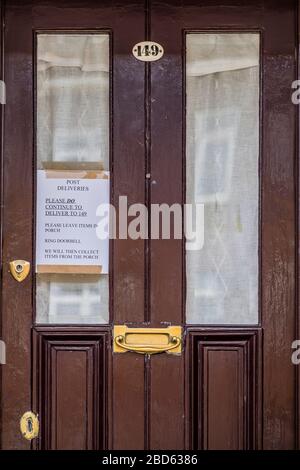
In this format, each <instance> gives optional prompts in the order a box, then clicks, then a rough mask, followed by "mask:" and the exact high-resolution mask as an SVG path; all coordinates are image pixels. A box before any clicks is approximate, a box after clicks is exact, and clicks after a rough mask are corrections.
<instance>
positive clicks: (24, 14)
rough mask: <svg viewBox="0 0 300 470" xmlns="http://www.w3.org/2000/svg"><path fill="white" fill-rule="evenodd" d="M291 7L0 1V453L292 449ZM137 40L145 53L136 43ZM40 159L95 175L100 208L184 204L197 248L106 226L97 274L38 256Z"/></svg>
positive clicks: (171, 0) (55, 168)
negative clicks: (41, 263)
mask: <svg viewBox="0 0 300 470" xmlns="http://www.w3.org/2000/svg"><path fill="white" fill-rule="evenodd" d="M296 15H297V10H296V2H294V1H292V0H288V1H287V0H285V1H277V2H271V1H263V0H255V1H253V2H243V1H242V2H241V1H235V0H226V1H225V0H223V1H222V2H219V1H217V0H204V1H202V2H197V1H193V0H187V1H186V2H182V1H179V0H178V1H177V0H168V1H166V2H162V1H159V0H151V1H145V2H143V1H137V2H130V1H126V2H125V1H123V2H117V1H113V0H112V1H109V0H103V1H101V2H98V1H94V0H85V1H75V0H73V1H61V0H60V1H57V0H50V1H49V0H48V1H43V0H31V1H27V2H24V1H18V0H7V1H6V2H5V6H3V7H2V31H3V33H2V36H1V37H2V43H1V44H2V56H3V60H2V62H1V63H2V77H3V79H4V81H5V83H6V93H7V98H6V105H5V106H3V107H2V110H3V112H2V123H3V126H2V142H3V145H2V161H3V165H2V182H3V189H2V193H1V195H2V205H1V214H2V216H1V221H2V232H1V234H2V245H1V247H2V323H1V325H2V332H1V339H3V340H4V341H5V343H6V348H7V351H6V355H7V363H6V364H5V365H2V366H1V387H2V388H1V423H2V425H1V446H2V448H3V449H29V448H33V449H36V448H39V449H180V450H181V449H235V450H237V449H261V448H264V449H294V448H296V447H297V446H298V442H297V439H298V436H299V433H298V426H299V421H298V414H297V413H298V409H299V407H298V405H297V403H298V388H297V387H298V372H297V367H296V366H295V365H293V363H292V360H291V355H292V349H291V348H292V342H293V341H294V340H296V339H297V337H298V333H299V332H298V330H297V328H298V322H297V316H296V252H297V251H296V245H297V231H296V220H297V217H296V196H297V194H296V188H297V185H296V177H297V173H296V169H297V164H296V161H297V160H296V117H297V114H296V113H297V108H296V106H294V105H293V104H292V101H291V85H292V82H293V80H295V78H296V73H297V69H296V66H297V63H296V58H295V50H296V47H297V42H296V24H297V16H296ZM146 40H152V41H155V42H156V43H158V44H159V45H161V46H162V47H163V50H164V55H163V56H162V57H161V58H160V59H159V60H157V61H154V62H151V63H150V62H143V61H140V60H138V59H136V58H135V57H134V55H133V53H132V49H133V46H134V45H135V44H137V43H139V42H141V41H146ZM39 171H42V172H48V173H47V175H48V176H49V174H50V177H51V175H52V176H53V175H54V174H55V175H56V177H57V174H58V172H60V171H61V172H63V174H64V175H63V176H65V175H67V177H68V178H71V177H72V178H76V176H74V174H75V175H76V171H77V172H78V171H79V172H80V171H81V173H82V172H83V173H85V174H89V175H90V173H89V172H94V173H93V174H94V175H95V174H97V175H100V174H103V172H104V173H105V172H108V171H109V172H110V174H109V179H110V201H111V203H112V204H113V205H115V206H116V207H118V203H119V202H118V201H119V196H127V203H128V206H130V205H132V204H144V205H145V206H146V207H148V208H150V206H151V204H167V205H168V206H172V205H173V204H179V205H180V207H183V205H184V204H185V203H189V204H190V203H197V204H202V205H203V207H204V243H203V244H201V247H199V246H198V248H197V247H196V248H197V249H190V248H189V249H185V248H186V247H187V245H186V243H187V242H188V240H187V239H185V238H184V237H182V238H180V237H178V238H175V237H171V239H167V238H168V237H166V239H163V238H162V237H159V238H153V239H150V238H148V239H147V238H145V239H142V238H141V239H123V238H122V237H121V238H120V237H119V238H117V239H115V240H111V242H110V248H109V272H108V274H105V273H99V272H97V270H96V271H95V270H94V271H92V273H91V272H89V273H83V272H82V271H80V272H77V273H76V272H74V271H69V272H63V268H62V267H61V266H60V270H59V269H57V268H55V267H54V268H52V272H51V270H49V267H48V268H47V269H48V271H47V269H46V270H44V271H43V270H39V269H37V268H36V265H37V263H36V237H37V235H36V234H37V230H36V225H37V216H36V214H37V210H36V208H37V205H38V203H39V197H40V194H39V190H38V188H40V186H38V177H37V174H38V172H39ZM49 172H50V173H49ZM51 172H52V173H51ZM72 172H73V173H72ZM74 172H75V173H74ZM101 172H102V173H101ZM45 174H46V173H45ZM70 175H71V176H70ZM63 176H61V178H63ZM57 204H59V203H58V202H57ZM52 209H53V207H52ZM174 217H175V216H174ZM151 222H152V220H150V217H149V226H148V230H149V232H150V229H151V227H150V226H151ZM173 225H174V226H175V219H174V224H172V226H173ZM182 225H183V224H182ZM52 229H55V230H56V229H57V227H56V226H51V230H52ZM198 230H202V228H201V227H200V228H199V227H198ZM70 233H71V232H70ZM53 236H54V235H53V232H51V231H50V232H49V238H50V237H53ZM69 248H70V245H69V244H68V243H67V244H66V249H69ZM73 248H74V246H72V249H73ZM13 260H25V261H28V262H30V264H31V270H30V274H29V276H28V277H27V278H26V279H25V280H24V281H23V282H17V281H16V279H15V278H14V277H13V276H12V274H11V272H10V271H9V263H10V262H11V261H13ZM116 325H127V326H128V327H131V328H134V327H140V328H141V327H143V328H166V327H168V326H170V325H172V326H181V327H182V352H181V353H179V354H167V353H161V354H154V355H149V354H137V353H135V352H126V353H117V352H114V338H113V328H114V326H116ZM27 411H32V412H34V413H36V414H38V419H39V422H40V432H39V436H38V437H37V438H35V439H33V440H32V441H29V440H26V439H25V438H24V437H23V436H22V435H21V433H20V428H19V422H20V418H21V416H22V415H23V414H24V413H25V412H27Z"/></svg>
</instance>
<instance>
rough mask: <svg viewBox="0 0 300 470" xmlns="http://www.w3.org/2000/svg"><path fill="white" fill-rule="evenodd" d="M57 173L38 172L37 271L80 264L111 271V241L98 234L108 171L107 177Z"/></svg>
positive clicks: (107, 200) (102, 271) (107, 190)
mask: <svg viewBox="0 0 300 470" xmlns="http://www.w3.org/2000/svg"><path fill="white" fill-rule="evenodd" d="M56 173H57V174H58V177H57V175H55V177H51V176H49V174H47V171H44V170H38V172H37V237H36V238H37V240H36V266H37V271H41V272H47V266H48V267H49V266H50V267H51V269H50V270H49V271H48V272H55V268H54V269H53V266H67V267H68V266H69V267H70V266H73V267H74V266H75V267H78V266H81V267H85V269H82V272H87V270H86V267H88V266H94V267H99V272H101V273H103V274H105V273H108V259H109V240H108V239H106V240H100V239H99V238H98V237H97V233H96V228H97V224H98V222H99V217H97V216H96V211H97V208H98V206H99V204H101V203H102V204H108V203H109V198H110V194H109V178H108V177H109V173H108V172H104V175H105V176H106V178H82V177H81V178H80V177H79V176H80V175H82V172H78V177H77V174H76V172H72V176H71V177H69V176H68V177H67V178H66V177H65V175H64V177H61V178H60V177H59V172H56ZM100 268H101V269H100ZM58 272H61V270H59V269H58ZM67 272H72V270H70V271H67ZM76 272H80V268H77V271H76Z"/></svg>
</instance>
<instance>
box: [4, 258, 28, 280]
mask: <svg viewBox="0 0 300 470" xmlns="http://www.w3.org/2000/svg"><path fill="white" fill-rule="evenodd" d="M9 269H10V272H11V274H12V276H13V277H14V279H15V280H16V281H18V282H22V281H24V279H26V277H27V276H28V274H29V272H30V263H29V261H24V260H23V259H16V260H14V261H11V262H10V263H9Z"/></svg>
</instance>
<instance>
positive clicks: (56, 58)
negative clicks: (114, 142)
mask: <svg viewBox="0 0 300 470" xmlns="http://www.w3.org/2000/svg"><path fill="white" fill-rule="evenodd" d="M37 169H40V170H42V169H46V170H47V169H51V170H52V169H54V170H60V169H64V170H68V169H71V170H72V169H74V170H78V169H80V170H81V169H83V170H84V169H87V170H99V169H103V170H109V35H107V34H73V33H72V34H39V35H38V37H37ZM37 197H39V195H38V194H37ZM108 319H109V281H108V275H105V274H100V275H91V274H84V275H83V274H41V273H39V274H37V276H36V322H37V323H60V324H61V323H64V324H80V323H82V324H88V323H90V324H101V323H108Z"/></svg>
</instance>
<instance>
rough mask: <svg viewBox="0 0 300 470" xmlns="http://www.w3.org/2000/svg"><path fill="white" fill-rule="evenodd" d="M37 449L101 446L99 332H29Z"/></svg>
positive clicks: (102, 361) (101, 351)
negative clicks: (32, 347) (37, 422)
mask: <svg viewBox="0 0 300 470" xmlns="http://www.w3.org/2000/svg"><path fill="white" fill-rule="evenodd" d="M34 338H35V341H34V343H35V346H36V348H35V356H36V357H35V363H36V369H37V370H36V374H37V376H38V380H36V387H37V397H38V399H37V402H38V403H37V407H38V409H39V410H40V413H39V414H40V420H41V436H40V437H41V440H40V441H41V442H42V448H43V449H51V450H70V449H71V450H93V449H94V450H95V449H96V450H98V449H103V448H104V447H105V413H106V406H105V405H106V400H105V380H106V361H105V333H104V332H100V333H99V331H98V332H93V331H91V330H90V331H85V330H84V329H83V330H81V332H80V331H76V330H75V331H71V330H65V331H63V330H62V329H60V330H59V331H57V329H56V330H55V331H54V330H53V331H41V330H40V329H39V331H34Z"/></svg>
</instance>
